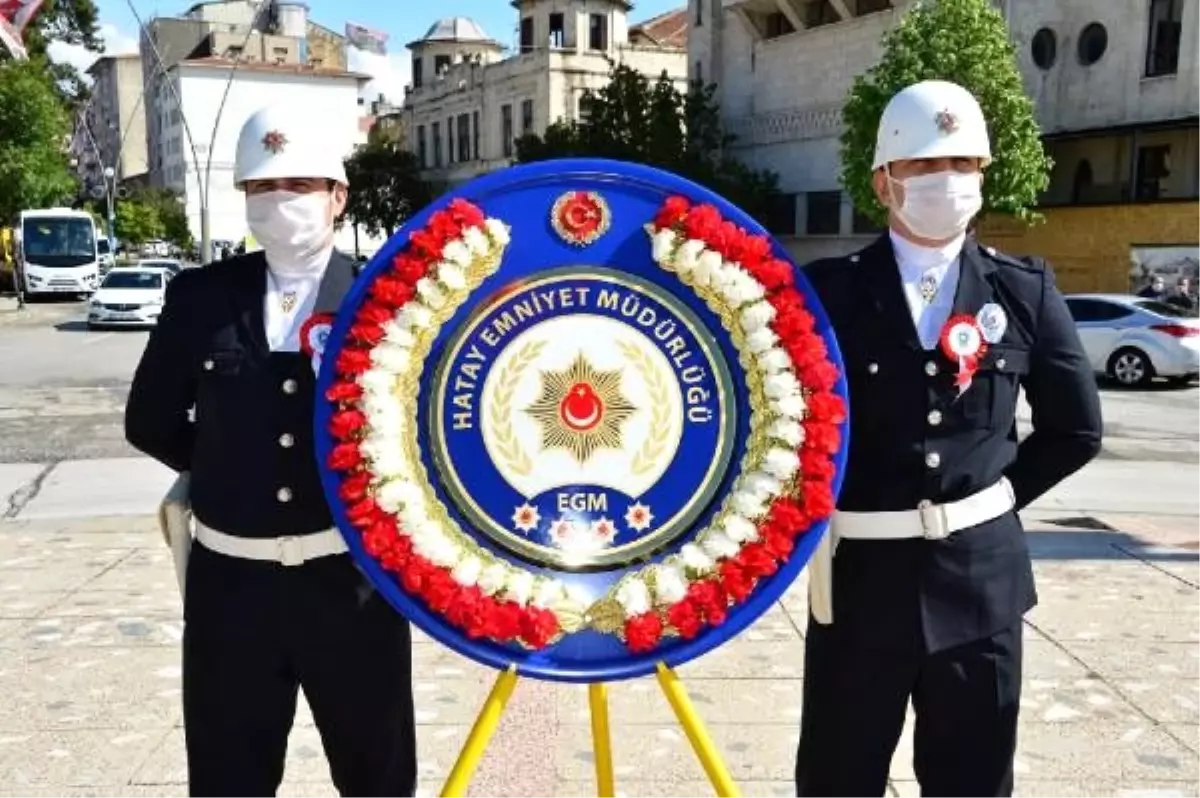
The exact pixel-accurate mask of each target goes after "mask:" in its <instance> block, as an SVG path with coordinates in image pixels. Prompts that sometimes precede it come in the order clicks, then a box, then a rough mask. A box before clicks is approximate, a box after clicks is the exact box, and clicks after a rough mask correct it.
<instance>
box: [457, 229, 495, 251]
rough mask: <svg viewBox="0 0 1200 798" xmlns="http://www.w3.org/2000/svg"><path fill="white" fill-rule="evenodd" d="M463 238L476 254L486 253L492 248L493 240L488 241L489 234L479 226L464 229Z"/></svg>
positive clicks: (468, 247)
mask: <svg viewBox="0 0 1200 798" xmlns="http://www.w3.org/2000/svg"><path fill="white" fill-rule="evenodd" d="M462 240H463V243H464V244H466V245H467V249H469V250H471V254H472V255H474V256H479V255H486V254H487V253H488V250H490V249H491V248H492V242H490V241H488V238H487V234H485V233H484V232H483V231H482V230H480V229H479V228H478V227H468V228H467V229H466V230H463V232H462Z"/></svg>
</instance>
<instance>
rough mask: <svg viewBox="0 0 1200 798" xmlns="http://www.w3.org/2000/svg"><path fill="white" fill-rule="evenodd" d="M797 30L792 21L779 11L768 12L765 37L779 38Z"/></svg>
mask: <svg viewBox="0 0 1200 798" xmlns="http://www.w3.org/2000/svg"><path fill="white" fill-rule="evenodd" d="M810 7H811V6H810ZM795 32H796V29H795V28H794V27H793V26H792V23H791V21H790V20H788V18H787V17H785V16H784V15H783V14H781V13H779V12H778V11H774V12H772V13H770V14H767V16H766V19H764V20H763V38H764V39H777V38H779V37H780V36H787V35H788V34H789V33H795Z"/></svg>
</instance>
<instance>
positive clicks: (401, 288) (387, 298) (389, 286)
mask: <svg viewBox="0 0 1200 798" xmlns="http://www.w3.org/2000/svg"><path fill="white" fill-rule="evenodd" d="M369 293H370V295H371V298H372V299H374V300H375V301H376V302H378V303H379V304H381V305H384V306H387V307H392V308H398V307H402V306H403V305H404V304H406V303H407V302H408V301H409V300H410V299H412V298H413V295H414V294H415V293H416V291H414V290H413V284H412V283H411V282H409V281H408V280H405V279H404V278H403V277H398V276H396V277H391V276H388V275H386V274H384V275H380V276H379V277H376V278H375V280H374V282H372V283H371V288H370V291H369ZM384 321H386V319H384Z"/></svg>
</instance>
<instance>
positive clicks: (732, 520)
mask: <svg viewBox="0 0 1200 798" xmlns="http://www.w3.org/2000/svg"><path fill="white" fill-rule="evenodd" d="M721 529H722V530H723V531H724V532H725V534H726V535H727V536H728V537H729V539H730V540H732V541H735V542H737V543H750V542H752V541H755V540H758V527H756V526H755V525H754V524H753V523H752V522H750V521H748V520H747V519H745V518H743V517H742V516H740V515H733V514H730V515H727V516H726V517H725V520H724V521H723V522H722V523H721Z"/></svg>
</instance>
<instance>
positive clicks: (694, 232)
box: [683, 205, 721, 242]
mask: <svg viewBox="0 0 1200 798" xmlns="http://www.w3.org/2000/svg"><path fill="white" fill-rule="evenodd" d="M719 224H721V214H720V213H718V212H717V209H716V208H714V207H713V206H711V205H697V206H696V207H694V208H692V209H691V210H690V211H688V214H687V216H686V217H685V218H684V220H683V232H684V235H686V236H687V237H688V238H695V239H699V240H700V241H704V242H707V241H708V239H709V236H711V235H712V233H713V231H714V230H715V229H716V228H717V226H718V225H719Z"/></svg>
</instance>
